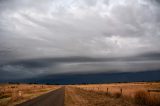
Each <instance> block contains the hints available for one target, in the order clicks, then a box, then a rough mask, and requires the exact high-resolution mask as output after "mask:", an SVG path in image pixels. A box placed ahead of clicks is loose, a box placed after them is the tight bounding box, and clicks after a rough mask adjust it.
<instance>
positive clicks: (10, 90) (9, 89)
mask: <svg viewBox="0 0 160 106" xmlns="http://www.w3.org/2000/svg"><path fill="white" fill-rule="evenodd" d="M57 88H58V86H54V85H38V84H0V106H10V105H16V104H19V103H22V102H24V101H26V100H29V99H32V98H35V97H37V96H40V95H42V94H44V93H47V92H49V91H51V90H54V89H57Z"/></svg>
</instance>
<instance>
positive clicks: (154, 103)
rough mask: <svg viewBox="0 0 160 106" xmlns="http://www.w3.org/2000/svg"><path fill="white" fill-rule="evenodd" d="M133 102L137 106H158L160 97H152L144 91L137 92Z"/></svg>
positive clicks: (159, 105)
mask: <svg viewBox="0 0 160 106" xmlns="http://www.w3.org/2000/svg"><path fill="white" fill-rule="evenodd" d="M134 101H135V103H136V104H139V105H147V106H160V95H155V94H154V95H153V94H150V93H148V92H145V91H137V92H136V93H135V96H134Z"/></svg>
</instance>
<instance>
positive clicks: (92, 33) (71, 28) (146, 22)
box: [0, 0, 160, 79]
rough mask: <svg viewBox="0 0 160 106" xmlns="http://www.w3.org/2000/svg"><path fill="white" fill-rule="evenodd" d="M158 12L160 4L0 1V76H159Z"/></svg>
mask: <svg viewBox="0 0 160 106" xmlns="http://www.w3.org/2000/svg"><path fill="white" fill-rule="evenodd" d="M159 11H160V2H159V1H158V0H76V1H75V0H67V1H66V0H39V1H38V2H36V1H34V0H20V1H19V0H1V1H0V74H1V75H3V77H4V79H5V78H8V77H12V76H15V75H19V76H21V77H28V76H31V77H32V76H36V75H40V74H50V73H69V72H75V73H76V72H97V71H106V72H107V71H144V70H158V69H160V65H159V64H160V61H159V60H160V56H159V54H160V42H159V41H160V12H159ZM13 78H14V77H13Z"/></svg>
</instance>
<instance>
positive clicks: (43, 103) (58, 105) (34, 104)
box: [17, 87, 65, 106]
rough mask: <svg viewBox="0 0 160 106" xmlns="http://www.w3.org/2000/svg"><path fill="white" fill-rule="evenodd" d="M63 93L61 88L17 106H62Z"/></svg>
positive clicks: (63, 88)
mask: <svg viewBox="0 0 160 106" xmlns="http://www.w3.org/2000/svg"><path fill="white" fill-rule="evenodd" d="M64 92H65V87H62V88H59V89H57V90H54V91H52V92H49V93H47V94H44V95H42V96H39V97H37V98H34V99H32V100H29V101H26V102H24V103H22V104H19V105H17V106H64Z"/></svg>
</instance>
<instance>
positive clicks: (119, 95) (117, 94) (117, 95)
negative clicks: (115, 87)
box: [113, 92, 122, 98]
mask: <svg viewBox="0 0 160 106" xmlns="http://www.w3.org/2000/svg"><path fill="white" fill-rule="evenodd" d="M113 96H114V97H115V98H120V97H121V96H122V94H121V93H120V92H116V93H114V95H113Z"/></svg>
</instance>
